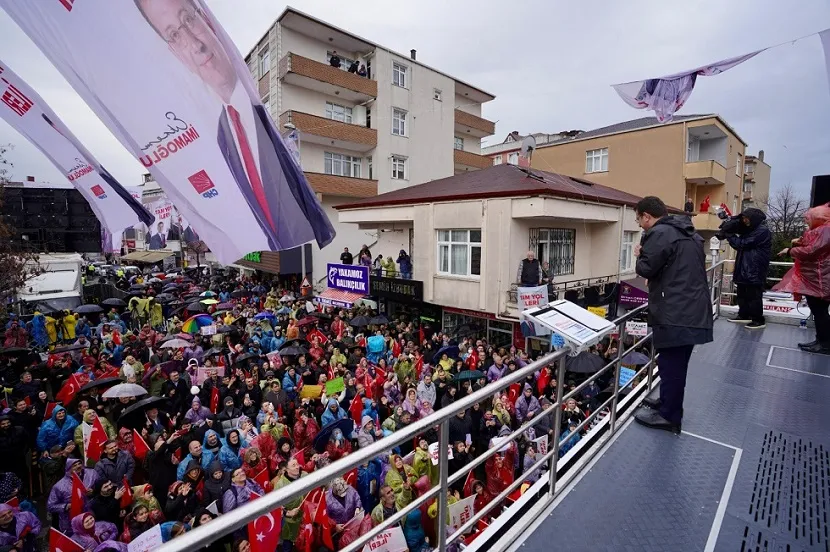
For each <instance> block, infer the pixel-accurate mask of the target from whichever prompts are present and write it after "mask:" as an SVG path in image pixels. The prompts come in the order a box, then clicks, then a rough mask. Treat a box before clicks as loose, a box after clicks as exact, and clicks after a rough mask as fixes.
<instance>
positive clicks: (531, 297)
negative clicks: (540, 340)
mask: <svg viewBox="0 0 830 552" xmlns="http://www.w3.org/2000/svg"><path fill="white" fill-rule="evenodd" d="M516 301H517V302H518V305H519V312H520V313H521V312H523V311H526V310H527V309H531V308H533V307H540V306H542V305H547V304H548V286H546V285H544V286H535V287H519V288H516ZM519 317H520V318H521V319H522V320H524V317H522V316H521V315H520V316H519ZM529 329H530V328H527V327H525V328H524V329H523V331H525V332H526V333H525V337H532V336H537V335H548V334H549V333H550V330H549V329H548V328H546V327H545V326H544V325H542V324H539V323H538V322H536V323H534V324H533V333H532V334H530V332H529V331H528V330H529ZM528 334H530V335H528Z"/></svg>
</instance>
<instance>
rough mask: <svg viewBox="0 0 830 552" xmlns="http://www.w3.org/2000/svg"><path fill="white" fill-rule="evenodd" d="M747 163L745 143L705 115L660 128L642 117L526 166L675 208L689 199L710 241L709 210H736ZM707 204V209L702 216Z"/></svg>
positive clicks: (542, 152) (584, 136)
mask: <svg viewBox="0 0 830 552" xmlns="http://www.w3.org/2000/svg"><path fill="white" fill-rule="evenodd" d="M745 161H746V142H744V141H743V140H742V139H741V137H740V136H738V134H737V133H736V132H735V130H734V129H732V127H730V126H729V125H728V124H727V123H726V121H724V120H723V119H722V118H721V117H720V116H718V115H716V114H704V115H682V116H677V117H675V118H674V119H673V120H672V121H671V122H669V123H662V124H661V123H658V122H657V120H656V119H655V118H653V117H644V118H642V119H635V120H632V121H625V122H622V123H617V124H614V125H610V126H607V127H603V128H598V129H595V130H590V131H587V132H582V133H579V134H577V135H576V136H574V137H573V138H571V139H568V140H559V141H555V142H552V143H549V144H542V145H539V146H538V147H537V149H536V151H535V152H534V154H533V159H532V166H533V168H534V169H540V170H545V171H554V172H558V173H562V174H566V175H568V176H572V177H576V178H585V179H588V180H591V181H592V182H596V183H598V184H603V185H605V186H609V187H611V188H616V189H618V190H624V191H626V192H629V193H631V194H635V195H638V196H647V195H656V196H659V197H661V198H662V199H663V200H664V201H665V202H666V204H668V205H670V206H673V207H676V208H681V209H682V208H683V206H684V205H685V203H686V198H690V199H691V201H692V203H693V205H694V213H695V214H694V216H693V217H692V220H693V221H694V224H695V227H696V228H697V229H698V230H699V231H702V232H703V233H704V234H707V235H708V233H710V232H713V231H715V230H717V228H718V226H719V225H720V222H721V221H720V219H718V217H717V216H716V214H715V212H714V207H716V206H718V205H721V204H725V205H726V206H728V207H729V209H730V210H731V211H732V212H735V213H736V212H738V211H740V208H741V206H742V202H743V195H744V192H743V190H744V187H745V184H744V183H745V177H744V172H745V171H744V169H745V167H746V163H745ZM752 166H753V168H754V167H755V165H752ZM767 167H768V166H767ZM767 182H768V179H767ZM766 189H767V190H768V189H769V184H768V183H767V184H766ZM707 197H708V198H709V204H710V206H711V207H712V208H710V210H709V211H708V212H701V204H703V203H704V202H705V200H706V198H707Z"/></svg>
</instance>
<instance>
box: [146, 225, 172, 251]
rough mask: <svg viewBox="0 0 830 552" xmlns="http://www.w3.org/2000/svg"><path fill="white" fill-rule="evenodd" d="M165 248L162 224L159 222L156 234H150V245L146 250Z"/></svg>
mask: <svg viewBox="0 0 830 552" xmlns="http://www.w3.org/2000/svg"><path fill="white" fill-rule="evenodd" d="M165 247H167V236H166V234H165V232H164V223H163V222H161V221H159V223H158V224H157V225H156V232H155V233H154V234H150V245H149V246H148V249H154V250H155V249H164V248H165Z"/></svg>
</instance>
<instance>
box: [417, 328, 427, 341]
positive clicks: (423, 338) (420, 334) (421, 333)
mask: <svg viewBox="0 0 830 552" xmlns="http://www.w3.org/2000/svg"><path fill="white" fill-rule="evenodd" d="M424 341H426V336H425V335H424V327H423V326H420V327H418V345H423V344H424Z"/></svg>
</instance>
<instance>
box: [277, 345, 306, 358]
mask: <svg viewBox="0 0 830 552" xmlns="http://www.w3.org/2000/svg"><path fill="white" fill-rule="evenodd" d="M307 353H308V349H306V348H305V347H302V346H300V345H289V346H288V347H284V348H282V349H280V356H296V355H305V354H307Z"/></svg>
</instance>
